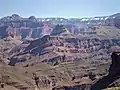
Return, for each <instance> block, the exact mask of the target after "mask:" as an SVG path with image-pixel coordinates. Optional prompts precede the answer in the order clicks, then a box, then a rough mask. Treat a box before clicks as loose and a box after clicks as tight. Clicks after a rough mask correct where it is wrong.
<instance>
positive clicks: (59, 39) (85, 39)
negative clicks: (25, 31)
mask: <svg viewBox="0 0 120 90" xmlns="http://www.w3.org/2000/svg"><path fill="white" fill-rule="evenodd" d="M119 46H120V40H119V39H106V38H104V37H102V38H101V37H99V36H96V37H89V36H74V35H73V36H71V35H70V36H69V35H68V36H62V35H61V36H49V35H47V36H44V37H42V38H39V39H36V40H34V41H32V42H31V43H30V44H28V46H27V47H25V48H24V49H23V51H21V52H16V53H14V50H15V49H13V50H11V52H10V54H11V55H13V57H12V58H14V57H16V55H17V56H18V55H23V54H30V55H36V56H39V57H40V58H41V59H40V61H41V62H49V63H52V64H53V63H57V62H65V61H74V60H75V59H76V58H78V59H94V60H109V59H110V53H111V51H112V50H113V49H116V48H119ZM18 51H19V50H18Z"/></svg>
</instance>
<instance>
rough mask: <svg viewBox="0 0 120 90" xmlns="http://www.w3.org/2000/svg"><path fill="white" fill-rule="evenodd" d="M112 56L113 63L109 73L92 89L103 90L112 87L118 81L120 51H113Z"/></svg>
mask: <svg viewBox="0 0 120 90" xmlns="http://www.w3.org/2000/svg"><path fill="white" fill-rule="evenodd" d="M111 58H112V63H111V65H110V68H109V73H108V75H107V76H104V77H103V78H102V79H100V80H98V81H97V82H96V83H95V84H94V85H93V86H92V87H91V90H102V89H105V88H107V87H112V86H114V85H115V84H116V83H117V82H115V81H116V80H118V79H119V77H120V52H113V53H112V55H111Z"/></svg>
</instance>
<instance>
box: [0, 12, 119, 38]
mask: <svg viewBox="0 0 120 90" xmlns="http://www.w3.org/2000/svg"><path fill="white" fill-rule="evenodd" d="M56 25H64V27H65V28H67V29H68V30H69V32H70V33H73V34H81V33H82V34H83V33H85V31H87V32H94V30H96V28H100V27H104V26H111V27H116V28H120V13H117V14H114V15H111V16H101V17H92V18H70V19H65V18H36V17H34V16H30V17H29V18H23V17H21V16H19V15H17V14H13V15H12V16H7V17H3V18H1V19H0V32H1V33H0V37H2V38H3V37H6V36H13V37H14V38H19V39H26V38H27V39H29V38H39V37H42V36H44V35H50V34H51V32H52V30H53V29H54V28H55V26H56ZM52 33H54V32H52Z"/></svg>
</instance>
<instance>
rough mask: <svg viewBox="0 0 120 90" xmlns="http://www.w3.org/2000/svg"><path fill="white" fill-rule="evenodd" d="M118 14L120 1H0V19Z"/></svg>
mask: <svg viewBox="0 0 120 90" xmlns="http://www.w3.org/2000/svg"><path fill="white" fill-rule="evenodd" d="M118 12H120V0H0V17H3V16H7V15H11V14H13V13H16V14H19V15H21V16H24V17H28V16H32V15H34V16H36V17H59V16H61V17H91V16H101V15H110V14H114V13H118Z"/></svg>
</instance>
